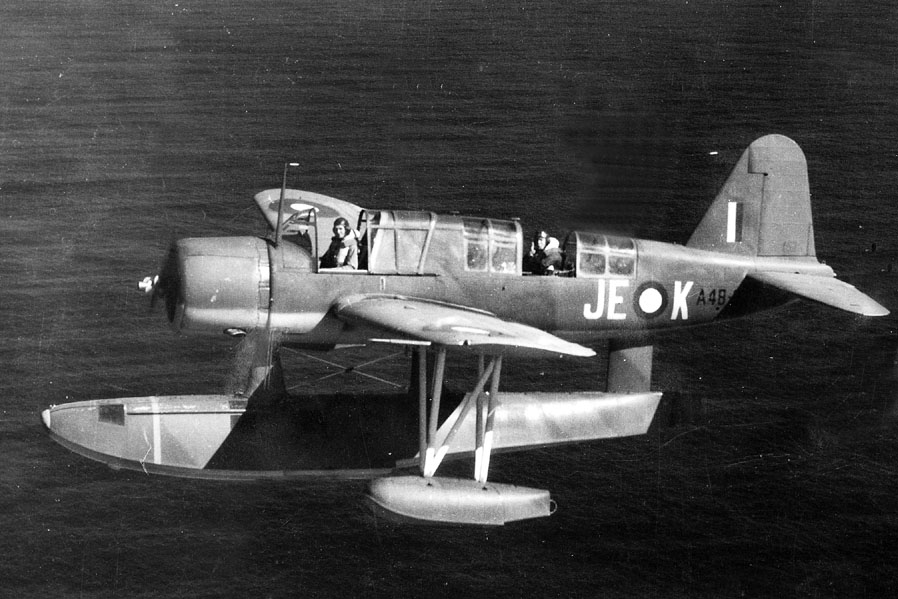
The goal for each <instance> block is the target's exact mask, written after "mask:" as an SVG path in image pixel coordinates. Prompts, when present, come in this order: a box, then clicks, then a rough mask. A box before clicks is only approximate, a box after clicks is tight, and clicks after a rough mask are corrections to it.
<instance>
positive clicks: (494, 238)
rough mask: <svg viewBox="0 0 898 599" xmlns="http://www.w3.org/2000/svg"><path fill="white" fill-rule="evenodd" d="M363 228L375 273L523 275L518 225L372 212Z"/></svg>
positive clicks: (365, 248) (413, 213) (428, 214)
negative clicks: (469, 272)
mask: <svg viewBox="0 0 898 599" xmlns="http://www.w3.org/2000/svg"><path fill="white" fill-rule="evenodd" d="M359 228H360V235H361V245H362V248H363V252H366V253H367V256H366V258H367V260H366V261H365V266H364V267H366V268H367V270H368V272H370V273H376V274H419V275H424V274H440V273H444V272H457V271H459V270H466V271H472V272H489V273H503V274H521V266H520V265H521V257H522V245H523V244H522V233H521V226H520V224H519V223H517V222H516V221H511V220H498V219H489V218H483V219H481V218H467V217H458V216H446V215H437V214H436V213H434V212H419V211H407V210H378V211H370V210H369V211H365V212H363V213H362V215H361V217H360V227H359ZM364 267H363V266H362V264H360V268H364Z"/></svg>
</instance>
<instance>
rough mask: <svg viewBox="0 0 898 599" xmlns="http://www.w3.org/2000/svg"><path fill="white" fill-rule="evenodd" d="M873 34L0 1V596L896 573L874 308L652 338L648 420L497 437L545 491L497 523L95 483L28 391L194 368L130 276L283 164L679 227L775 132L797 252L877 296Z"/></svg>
mask: <svg viewBox="0 0 898 599" xmlns="http://www.w3.org/2000/svg"><path fill="white" fill-rule="evenodd" d="M896 48H898V17H896V14H895V9H894V7H893V6H892V5H891V3H889V2H885V1H875V2H869V3H863V4H859V5H857V6H855V5H851V4H848V3H833V2H826V3H821V2H810V3H809V2H799V3H784V4H783V5H782V6H781V5H780V4H779V3H773V2H752V3H735V2H726V3H723V2H718V1H711V0H698V1H689V2H669V1H667V0H665V1H661V0H648V1H646V2H641V3H631V2H617V1H614V2H585V1H574V2H549V1H541V0H536V1H529V2H508V3H487V2H462V1H445V2H433V1H430V2H428V1H424V2H408V1H406V0H396V1H393V2H378V1H374V2H366V3H359V2H350V1H346V0H344V1H334V0H332V1H328V0H325V1H323V2H322V1H319V2H287V1H275V2H258V1H255V0H249V1H243V2H230V1H226V2H210V1H208V0H196V1H194V0H177V1H174V0H163V1H157V2H139V1H136V0H124V1H121V2H108V1H105V2H104V1H100V0H79V1H75V2H66V3H62V2H50V1H39V2H10V3H5V4H3V5H2V7H0V243H2V255H0V324H2V329H3V331H4V332H5V342H4V343H3V344H2V346H0V365H2V371H0V390H2V394H0V456H2V460H0V527H2V530H3V535H0V551H2V555H3V556H4V557H3V559H2V560H0V591H2V593H0V594H3V595H9V596H15V597H47V596H54V597H107V596H108V597H113V596H115V597H118V596H127V597H181V596H184V597H221V596H241V597H243V596H249V595H252V596H259V597H282V596H310V597H331V596H399V595H402V596H425V595H426V596H450V595H452V596H469V595H473V594H475V593H477V594H480V593H486V594H488V595H490V596H493V597H505V596H507V597H524V596H526V597H555V596H557V597H634V596H645V597H672V596H688V597H715V598H716V597H721V596H754V597H758V596H770V597H773V596H776V597H783V596H797V597H853V596H857V597H860V596H868V597H879V596H891V595H894V594H895V591H896V582H895V581H896V580H898V567H896V560H895V557H896V554H895V550H894V542H893V540H892V539H893V538H894V537H895V536H896V532H898V515H896V512H898V499H896V490H898V484H896V482H895V480H896V466H895V464H896V457H898V433H896V426H898V424H896V421H898V403H896V401H898V354H896V349H898V337H896V326H898V325H896V317H895V316H889V317H887V318H883V319H878V320H865V319H862V318H856V317H853V316H851V315H846V314H842V313H838V312H835V311H832V310H828V309H825V308H822V307H817V306H812V305H808V304H797V305H794V306H792V307H790V308H788V309H786V310H783V311H781V312H777V313H773V314H769V315H764V316H762V317H760V318H757V319H755V320H751V321H741V322H731V323H727V324H725V325H722V326H717V327H709V328H704V329H698V330H694V331H688V332H684V333H679V334H676V335H670V336H667V337H665V338H663V339H661V340H659V342H658V345H657V351H656V364H655V384H656V386H657V387H658V388H659V389H663V390H665V392H666V398H665V405H664V408H663V410H662V413H661V414H660V415H659V417H658V421H657V422H656V424H655V426H654V427H653V429H652V431H651V433H650V434H649V435H647V436H645V437H641V438H636V439H626V440H618V441H610V442H604V443H596V444H587V445H578V446H572V447H565V448H558V449H544V450H538V451H533V452H530V453H527V454H517V455H515V454H511V455H504V456H496V457H495V458H494V465H493V469H492V472H491V477H492V478H493V479H495V480H497V481H502V482H512V483H517V484H523V485H529V486H536V487H540V488H548V489H550V490H551V491H552V493H553V497H554V499H555V500H556V501H557V502H558V505H559V508H558V511H557V513H556V514H555V515H553V516H552V517H551V518H548V519H544V520H541V521H535V522H528V523H518V524H514V525H511V526H508V527H506V528H503V529H497V530H488V529H480V528H473V529H468V528H419V527H397V526H394V525H391V524H388V523H386V522H383V521H380V520H376V519H374V517H373V516H371V515H369V514H368V512H367V511H366V510H365V508H364V507H363V505H362V503H361V500H360V498H361V494H362V492H363V490H364V483H357V482H342V483H333V482H307V483H301V484H297V483H289V484H288V483H283V484H281V483H242V484H233V483H230V484H229V483H218V482H198V481H184V480H176V479H167V478H162V477H147V476H145V475H143V474H137V473H117V472H113V471H111V470H109V469H107V468H106V467H104V466H102V465H99V464H96V463H93V462H90V461H87V460H85V459H83V458H80V457H78V456H76V455H74V454H71V453H69V452H67V451H65V450H64V449H62V448H61V447H59V446H57V445H56V444H54V443H53V442H52V441H51V440H50V439H49V438H48V437H47V436H46V435H45V434H44V432H43V430H42V427H41V425H40V420H39V412H40V410H42V409H43V408H44V407H46V406H47V405H49V404H58V403H63V402H66V401H76V400H83V399H91V398H102V397H126V396H142V395H153V394H187V393H206V392H212V391H215V390H217V389H220V388H221V386H222V384H223V381H224V380H225V379H226V378H227V371H228V362H229V359H230V356H231V353H232V350H233V347H232V346H231V345H229V344H228V343H227V342H224V341H222V342H218V341H215V342H212V341H207V340H196V339H189V338H180V337H177V336H175V335H174V334H173V333H172V332H171V331H170V330H169V329H168V328H167V327H166V326H165V324H164V318H163V317H162V315H161V314H159V313H152V312H150V311H149V309H148V307H147V305H146V300H145V298H144V297H142V296H141V295H140V294H139V293H138V292H136V290H135V287H136V286H135V283H136V281H137V280H139V279H140V278H142V277H143V276H144V275H147V274H150V273H152V272H154V271H155V269H156V268H157V266H158V264H159V263H160V261H161V259H162V257H163V255H164V252H165V248H166V247H167V245H168V243H169V242H170V241H171V240H172V239H175V238H178V237H183V236H204V235H209V236H211V235H236V234H262V233H264V231H265V228H264V223H263V221H262V219H261V218H260V217H259V215H258V214H257V211H256V208H255V206H254V205H253V204H252V202H251V197H252V194H253V193H255V192H256V191H258V190H261V189H265V188H269V187H277V186H278V185H279V183H280V180H279V176H280V172H281V168H282V164H283V162H284V160H296V161H299V162H300V163H301V164H302V168H301V174H300V175H298V176H297V177H296V179H295V180H291V185H293V186H295V187H300V188H304V189H310V190H314V191H317V192H321V193H325V194H328V195H332V196H336V197H339V198H342V199H346V200H349V201H353V202H356V203H358V204H361V205H365V206H377V207H389V208H422V209H425V208H426V209H437V210H454V211H459V212H462V213H469V214H490V215H495V216H499V217H520V218H521V219H522V220H524V221H525V224H526V223H536V222H541V223H544V224H545V225H546V226H548V227H550V228H551V229H553V230H559V231H563V230H565V229H567V228H570V227H574V226H577V227H581V226H583V223H589V222H591V223H595V224H596V226H602V227H603V228H607V229H615V230H621V231H627V232H630V233H634V234H638V235H640V236H644V237H652V238H658V239H662V240H667V241H678V242H684V241H685V240H686V239H688V236H689V233H690V232H691V230H692V228H693V227H694V226H695V225H696V224H697V222H698V220H699V219H700V217H701V215H702V214H703V212H704V210H705V208H706V207H707V205H708V204H709V202H710V200H711V199H712V198H713V196H714V193H715V192H716V190H717V189H718V188H719V186H720V185H721V183H722V182H723V180H724V179H725V177H726V175H727V174H728V172H729V170H730V168H732V165H733V164H734V163H735V161H736V159H737V158H738V156H739V154H740V153H741V152H742V150H743V149H744V147H745V146H747V144H748V143H750V142H751V141H752V140H753V139H754V138H756V137H758V136H760V135H762V134H765V133H770V132H778V133H783V134H785V135H788V136H790V137H792V138H793V139H795V140H796V141H797V142H798V143H799V144H800V145H801V146H802V148H803V149H804V151H805V153H806V155H807V158H808V165H809V170H810V178H811V191H812V196H813V203H814V204H813V208H814V216H815V228H816V239H817V251H818V255H819V256H820V257H821V258H822V259H823V260H825V261H827V262H828V263H829V264H831V265H832V266H833V267H834V268H835V269H836V271H837V272H839V273H840V274H841V275H843V276H844V277H845V278H848V279H850V280H852V281H853V282H855V284H857V285H858V286H859V287H861V288H862V289H863V290H865V291H867V292H868V293H870V294H871V295H873V296H874V297H876V298H877V299H878V300H879V301H881V302H882V303H884V304H885V305H886V306H888V307H889V308H891V309H893V310H895V309H896V308H898V297H896V295H898V294H896V283H898V274H894V273H893V272H892V266H893V264H894V263H895V262H896V260H898V248H896V242H898V238H896V235H895V233H894V230H895V224H896V223H898V208H896V206H898V204H896V202H895V200H894V190H895V179H896V171H898V168H896V166H898V150H896V147H895V143H894V138H895V131H896V128H898V104H896V100H895V98H896V97H898V77H896V71H898V50H896ZM712 152H716V154H712ZM874 243H875V244H876V246H875V251H873V244H874ZM298 368H300V369H301V371H300V372H299V373H298V374H294V376H297V377H299V379H302V380H305V379H303V377H306V378H307V379H309V380H311V379H313V378H314V377H315V376H316V371H315V370H314V368H315V367H314V366H312V365H310V364H305V363H303V362H299V365H298ZM601 371H602V369H601V367H600V365H599V364H597V363H596V362H594V361H586V362H583V361H567V362H557V361H551V362H546V363H541V362H539V363H514V362H512V363H511V364H508V365H507V366H506V369H505V373H504V374H505V377H504V379H503V380H504V383H503V384H504V386H505V388H508V389H514V390H524V389H557V388H563V389H575V388H585V389H593V388H597V387H598V386H599V384H600V379H601V376H602V374H601Z"/></svg>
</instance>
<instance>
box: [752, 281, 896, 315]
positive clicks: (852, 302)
mask: <svg viewBox="0 0 898 599" xmlns="http://www.w3.org/2000/svg"><path fill="white" fill-rule="evenodd" d="M748 276H749V277H751V278H753V279H755V280H757V281H760V282H762V283H764V284H766V285H771V286H773V287H777V288H779V289H782V290H783V291H788V292H789V293H794V294H795V295H799V296H801V297H805V298H807V299H810V300H814V301H817V302H820V303H821V304H826V305H827V306H832V307H833V308H838V309H840V310H845V311H847V312H853V313H854V314H861V315H863V316H885V315H886V314H888V313H889V311H888V310H887V309H886V308H884V307H883V306H881V305H880V304H879V303H878V302H876V301H875V300H874V299H873V298H871V297H869V296H868V295H866V294H864V293H862V292H860V291H858V289H857V288H856V287H855V286H854V285H849V284H848V283H846V282H844V281H840V280H838V279H835V278H832V277H822V276H813V275H804V274H798V273H788V272H753V273H750V274H749V275H748Z"/></svg>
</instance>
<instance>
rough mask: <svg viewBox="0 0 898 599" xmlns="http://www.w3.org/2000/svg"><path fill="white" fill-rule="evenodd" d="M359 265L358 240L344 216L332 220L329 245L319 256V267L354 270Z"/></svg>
mask: <svg viewBox="0 0 898 599" xmlns="http://www.w3.org/2000/svg"><path fill="white" fill-rule="evenodd" d="M358 267H359V242H358V238H357V237H356V233H355V231H353V229H352V227H350V226H349V221H347V220H346V219H345V218H342V217H341V218H338V219H337V220H335V221H334V236H333V237H332V238H331V245H330V247H329V248H327V251H326V252H325V253H324V255H323V256H322V257H321V268H342V269H345V270H355V269H357V268H358Z"/></svg>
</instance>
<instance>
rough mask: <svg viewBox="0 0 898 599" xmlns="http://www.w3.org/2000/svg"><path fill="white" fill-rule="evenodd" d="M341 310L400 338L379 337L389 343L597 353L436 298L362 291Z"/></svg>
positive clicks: (353, 319)
mask: <svg viewBox="0 0 898 599" xmlns="http://www.w3.org/2000/svg"><path fill="white" fill-rule="evenodd" d="M335 313H336V315H337V316H338V317H339V318H340V319H341V320H344V321H346V322H349V323H351V324H361V325H369V326H374V327H376V328H379V329H383V330H385V331H387V332H388V334H390V333H392V334H397V335H398V337H395V338H393V337H387V338H379V339H374V338H372V341H382V342H388V343H414V342H425V343H433V344H436V345H444V346H447V347H453V346H455V347H468V348H471V349H473V350H476V351H481V352H484V353H489V354H505V355H508V354H532V353H533V352H534V351H536V352H545V353H552V354H566V355H569V356H581V357H591V356H594V355H595V352H594V351H593V350H591V349H589V348H588V347H584V346H582V345H578V344H576V343H571V342H569V341H565V340H563V339H560V338H558V337H556V336H555V335H552V334H550V333H547V332H545V331H542V330H540V329H537V328H534V327H531V326H527V325H523V324H520V323H516V322H509V321H507V320H502V319H501V318H499V317H497V316H495V315H494V314H491V313H489V312H483V311H480V310H474V309H471V308H466V307H464V306H457V305H452V304H445V303H441V302H434V301H430V300H423V299H416V298H408V297H400V296H371V295H360V296H352V297H348V298H344V299H343V300H340V301H339V302H338V303H337V305H336V306H335Z"/></svg>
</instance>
